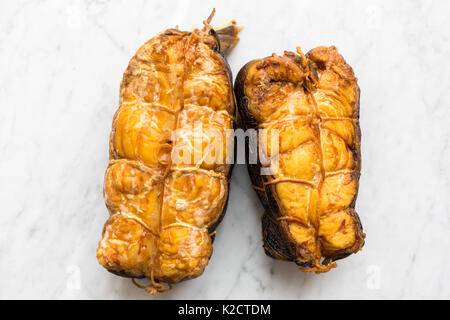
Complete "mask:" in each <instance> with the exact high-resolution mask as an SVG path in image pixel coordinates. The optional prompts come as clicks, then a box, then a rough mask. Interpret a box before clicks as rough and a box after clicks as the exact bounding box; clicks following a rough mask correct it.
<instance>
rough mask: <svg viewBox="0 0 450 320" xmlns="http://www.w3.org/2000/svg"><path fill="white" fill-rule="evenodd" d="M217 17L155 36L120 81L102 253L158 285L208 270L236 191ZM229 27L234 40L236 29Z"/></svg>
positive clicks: (114, 266) (113, 264) (111, 264)
mask: <svg viewBox="0 0 450 320" xmlns="http://www.w3.org/2000/svg"><path fill="white" fill-rule="evenodd" d="M208 23H209V21H207V22H205V28H203V29H202V30H198V29H196V30H194V31H192V32H183V31H179V30H176V29H168V30H166V31H164V32H162V33H160V34H159V35H158V36H156V37H154V38H152V39H150V40H149V41H148V42H147V43H145V44H144V45H143V46H142V47H141V48H140V49H139V50H138V51H137V52H136V55H135V56H134V57H133V58H132V59H131V60H130V63H129V65H128V68H127V70H126V71H125V73H124V76H123V80H122V82H121V87H120V106H119V109H118V110H117V112H116V114H115V116H114V120H113V126H112V131H111V136H110V163H109V166H108V169H107V171H106V174H105V184H104V198H105V203H106V206H107V208H108V210H109V211H110V214H111V217H110V218H109V220H108V221H107V222H106V224H105V227H104V230H103V235H102V240H101V241H100V243H99V246H98V249H97V258H98V261H99V262H100V264H101V265H103V266H104V267H105V268H106V269H108V270H109V271H111V272H113V273H115V274H118V275H122V276H128V277H134V278H142V277H147V278H149V279H150V280H151V281H152V285H150V286H149V287H146V290H147V291H148V292H150V293H155V292H158V291H164V290H165V289H164V286H163V285H161V284H160V283H158V282H159V281H164V282H167V283H169V284H170V283H175V282H178V281H181V280H184V279H190V278H194V277H197V276H199V275H200V274H202V273H203V270H204V268H205V267H206V265H207V264H208V261H209V258H210V256H211V253H212V238H211V236H210V233H211V232H212V231H213V229H214V228H215V227H216V226H217V224H218V223H219V221H220V219H221V217H222V215H223V213H224V211H225V208H226V202H227V199H228V182H229V175H230V174H231V167H230V165H229V164H228V163H229V162H228V163H227V162H226V157H227V156H229V154H230V153H231V149H230V148H231V147H232V140H231V137H230V136H229V135H226V129H231V128H233V126H234V124H233V121H234V120H233V119H234V118H235V116H234V108H235V106H234V94H233V90H232V83H231V73H230V70H229V67H228V65H227V63H226V61H225V59H224V58H223V56H222V54H221V53H220V52H219V51H217V49H218V48H219V44H218V43H217V39H218V38H217V37H216V36H215V35H214V30H212V28H211V27H210V26H209V24H208ZM231 31H233V30H231ZM226 34H227V35H229V37H228V38H227V40H230V39H231V38H230V37H231V36H230V30H227V32H226ZM235 35H236V36H237V32H236V33H235ZM234 40H235V39H234ZM235 41H237V40H235ZM230 45H234V43H232V44H227V46H230ZM199 124H201V127H202V129H203V136H202V140H200V144H198V143H197V140H198V138H197V136H196V135H195V130H196V128H197V126H198V125H199ZM196 139H197V140H196ZM218 150H223V154H222V156H220V154H219V153H218ZM187 152H190V154H191V155H192V157H188V158H186V153H187ZM197 154H200V155H202V156H201V157H200V158H198V157H197ZM204 155H206V156H204ZM176 159H178V160H180V161H178V160H176ZM138 286H139V285H138Z"/></svg>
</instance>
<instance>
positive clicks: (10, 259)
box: [0, 0, 450, 299]
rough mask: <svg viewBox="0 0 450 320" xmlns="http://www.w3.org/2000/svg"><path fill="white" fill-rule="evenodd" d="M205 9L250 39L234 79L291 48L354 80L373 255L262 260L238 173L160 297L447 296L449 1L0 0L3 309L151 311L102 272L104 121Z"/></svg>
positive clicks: (255, 214) (255, 204) (246, 187)
mask: <svg viewBox="0 0 450 320" xmlns="http://www.w3.org/2000/svg"><path fill="white" fill-rule="evenodd" d="M131 3H132V4H131ZM212 7H215V8H216V9H217V14H216V17H215V18H214V20H213V24H214V23H215V24H216V25H217V24H222V23H223V22H225V21H226V20H228V19H230V18H235V19H236V20H237V22H238V24H240V25H243V26H244V27H245V29H244V30H243V31H242V33H241V41H240V43H239V44H238V46H237V47H236V48H235V49H234V50H233V52H232V53H231V54H230V56H229V59H228V61H229V63H230V65H231V68H232V70H233V73H234V74H237V71H238V70H239V68H240V67H241V66H242V65H243V64H244V63H245V62H247V61H248V60H251V59H253V58H257V57H263V56H267V55H269V54H271V53H272V52H278V53H282V52H283V50H285V49H289V50H293V49H295V47H296V46H298V45H300V46H301V47H302V48H303V49H304V51H308V50H309V49H311V48H313V47H315V46H318V45H332V44H333V45H336V46H337V47H338V48H339V50H340V52H341V53H342V54H343V55H344V57H345V58H346V60H347V61H348V62H349V63H350V65H352V67H353V68H354V70H355V72H356V75H357V77H358V78H359V85H360V87H361V127H362V158H363V168H362V176H361V181H360V182H361V184H360V188H359V198H358V202H357V206H356V208H357V211H358V212H359V215H360V217H361V220H362V222H363V226H364V231H365V232H366V234H367V239H366V245H365V247H364V250H363V251H362V252H359V253H358V254H356V255H353V256H351V257H349V258H347V259H345V260H343V261H340V262H338V265H339V266H338V268H337V269H334V270H332V271H331V272H329V273H327V274H321V275H316V274H306V273H302V272H300V271H298V270H297V268H296V266H295V265H294V264H292V263H288V262H282V261H276V260H272V259H270V258H268V257H266V256H265V254H264V252H263V249H262V240H261V226H260V216H261V214H262V211H263V209H262V206H261V204H260V203H259V201H258V199H257V198H256V195H255V193H254V191H253V190H252V188H251V187H250V180H249V178H248V175H247V171H246V168H245V166H243V165H238V166H236V168H235V171H234V173H233V178H232V186H231V195H230V202H229V209H228V212H227V215H226V217H225V219H224V221H223V222H222V224H221V225H220V227H219V228H218V230H217V236H216V240H215V243H214V253H213V256H212V259H211V261H210V264H209V266H208V267H207V268H206V271H205V273H204V274H203V275H202V276H201V277H199V278H197V279H195V280H191V281H185V282H183V283H180V284H178V285H176V287H175V289H174V290H173V291H172V292H170V293H167V294H161V295H159V296H156V297H153V299H175V298H178V299H183V298H186V299H214V298H218V299H222V298H225V299H228V298H230V299H232V298H235V299H241V298H250V299H259V298H262V299H314V298H319V299H343V298H356V299H366V298H450V261H449V260H450V258H449V257H450V256H449V254H448V253H449V251H450V241H449V239H450V237H449V228H450V167H448V165H449V159H450V107H449V101H450V76H449V75H450V62H449V55H450V36H449V35H448V30H450V19H449V18H450V13H449V12H450V10H449V9H450V3H449V2H447V1H429V2H425V1H414V2H413V1H364V2H363V1H347V0H346V1H332V0H330V1H281V0H280V1H261V0H259V1H242V0H233V1H230V0H228V1H222V2H219V1H202V2H200V1H186V0H180V1H167V0H165V1H132V2H130V1H71V2H69V1H64V2H63V1H56V0H52V1H45V2H41V1H2V2H0V71H1V73H0V152H1V157H0V203H1V204H2V206H3V209H2V212H1V214H0V298H50V299H58V298H73V299H94V298H96V299H134V298H138V299H152V298H151V297H149V296H148V295H147V294H146V293H145V292H143V291H142V290H139V289H137V288H136V287H134V285H133V284H132V283H131V281H130V280H129V279H124V278H120V277H116V276H114V275H112V274H110V273H108V272H106V271H105V270H104V269H103V268H102V267H101V266H100V265H99V264H98V263H97V260H96V258H95V249H96V246H97V243H98V241H99V240H100V236H101V230H102V227H103V223H104V222H105V220H106V219H107V211H106V208H105V205H104V202H103V198H102V184H103V175H104V171H105V168H106V165H107V161H108V149H107V148H108V143H107V142H108V135H109V132H110V128H111V120H112V117H113V115H114V112H115V110H116V108H117V106H118V94H119V83H120V80H121V77H122V73H123V71H124V70H125V68H126V66H127V64H128V61H129V59H130V58H131V57H132V56H133V54H134V53H135V51H136V50H137V49H138V48H139V46H140V45H141V44H143V43H144V42H145V41H146V40H148V39H149V38H150V37H152V36H153V35H155V34H156V33H157V32H159V31H161V30H164V29H166V28H168V27H174V26H176V25H179V26H180V28H184V29H190V28H191V27H192V26H193V25H195V24H197V25H201V22H202V20H203V19H205V18H206V17H207V16H208V15H209V13H210V10H211V8H212Z"/></svg>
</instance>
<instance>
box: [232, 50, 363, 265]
mask: <svg viewBox="0 0 450 320" xmlns="http://www.w3.org/2000/svg"><path fill="white" fill-rule="evenodd" d="M297 51H298V54H295V53H293V52H285V53H284V55H283V56H278V55H276V54H274V55H272V56H271V57H267V58H264V59H261V60H254V61H251V62H249V63H248V64H247V65H245V66H244V67H243V68H242V69H241V71H240V72H239V74H238V77H237V79H236V85H235V92H236V97H237V101H238V105H239V111H240V120H241V122H242V125H243V126H244V128H245V129H248V128H259V129H265V130H264V131H262V134H261V135H262V136H261V137H260V138H261V145H260V148H261V150H262V151H263V154H264V155H265V156H266V157H267V158H268V159H269V161H268V162H267V164H262V163H261V161H259V162H258V164H249V165H248V168H249V173H250V176H251V178H252V182H253V184H254V187H255V189H256V190H257V193H258V196H259V197H260V199H261V201H262V203H263V205H264V207H265V210H266V212H265V213H264V215H263V218H262V224H263V238H264V249H265V251H266V253H267V254H268V255H269V256H271V257H273V258H277V259H283V260H291V261H294V262H296V263H297V264H298V265H299V266H300V269H301V270H303V271H314V272H326V271H328V270H329V269H331V268H333V267H335V266H336V264H335V263H334V262H333V261H335V260H337V259H340V258H343V257H346V256H348V255H349V254H351V253H355V252H357V251H358V250H360V249H361V247H362V246H363V244H364V237H365V235H364V233H363V232H362V227H361V224H360V221H359V217H358V215H357V214H356V212H355V210H354V207H355V201H356V197H357V193H358V181H359V175H360V167H361V153H360V137H361V135H360V129H359V121H358V119H359V87H358V85H357V79H356V78H355V76H354V74H353V70H352V68H351V67H350V66H349V65H348V64H347V63H346V62H345V60H344V59H343V57H342V56H341V55H340V54H339V53H338V51H337V49H336V48H335V47H318V48H315V49H313V50H311V51H310V52H309V53H308V54H307V55H306V56H305V55H303V53H302V52H301V51H300V49H299V48H298V50H297ZM275 130H276V131H275ZM275 132H277V133H278V150H272V149H273V146H271V145H270V144H269V143H268V141H271V135H273V134H275ZM250 151H251V152H253V153H255V152H256V150H255V149H253V150H252V147H250ZM264 166H267V167H268V168H270V170H271V174H270V175H261V174H260V169H261V167H264Z"/></svg>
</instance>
